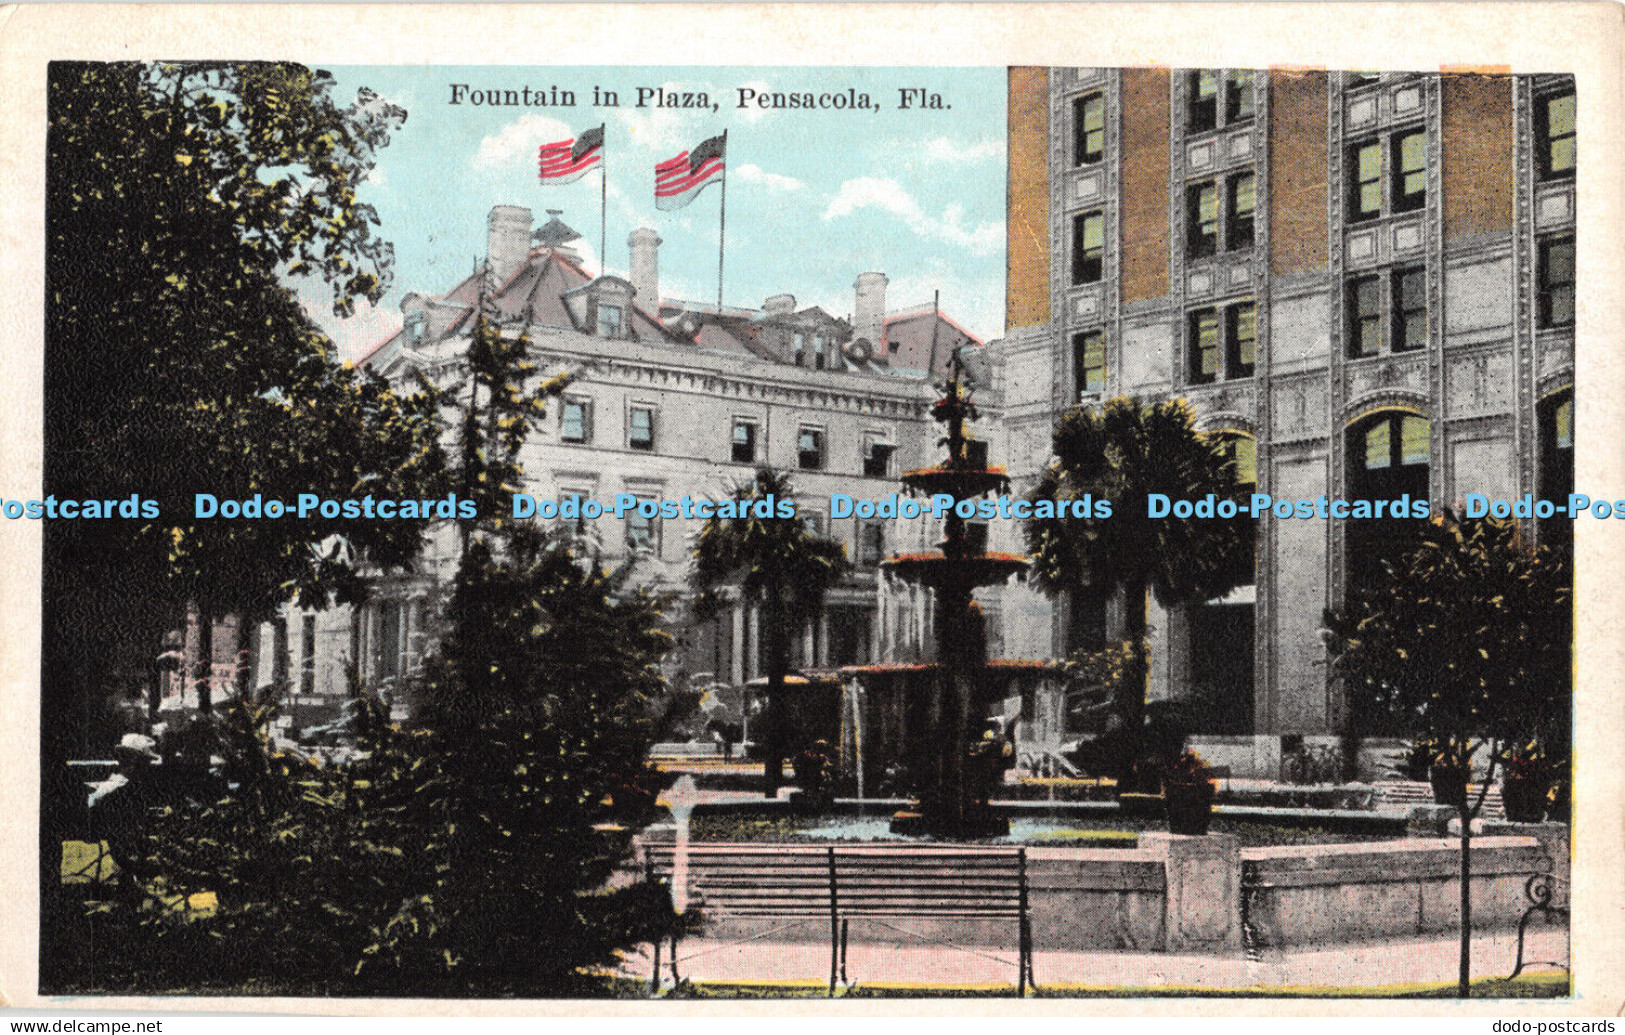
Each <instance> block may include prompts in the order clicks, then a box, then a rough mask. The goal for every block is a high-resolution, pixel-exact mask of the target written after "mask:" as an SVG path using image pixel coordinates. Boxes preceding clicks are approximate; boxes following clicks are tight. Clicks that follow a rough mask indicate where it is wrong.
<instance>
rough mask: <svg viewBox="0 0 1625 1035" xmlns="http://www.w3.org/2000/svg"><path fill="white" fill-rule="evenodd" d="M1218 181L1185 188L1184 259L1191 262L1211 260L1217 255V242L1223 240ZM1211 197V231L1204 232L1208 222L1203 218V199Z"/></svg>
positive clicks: (1195, 184)
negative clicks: (1207, 196)
mask: <svg viewBox="0 0 1625 1035" xmlns="http://www.w3.org/2000/svg"><path fill="white" fill-rule="evenodd" d="M1220 182H1221V181H1219V180H1201V181H1199V182H1197V183H1192V184H1189V185H1187V186H1186V187H1185V258H1186V259H1187V260H1191V261H1198V260H1201V259H1211V258H1212V257H1213V256H1215V255H1217V254H1219V242H1220V241H1221V240H1223V234H1224V217H1223V215H1222V205H1221V202H1220V197H1219V190H1220ZM1206 195H1212V199H1213V218H1212V220H1211V223H1212V227H1213V230H1212V232H1211V233H1207V232H1205V231H1204V229H1203V228H1204V227H1206V226H1207V225H1208V224H1209V220H1208V219H1206V218H1205V217H1204V213H1203V207H1204V206H1203V201H1202V199H1203V197H1204V196H1206Z"/></svg>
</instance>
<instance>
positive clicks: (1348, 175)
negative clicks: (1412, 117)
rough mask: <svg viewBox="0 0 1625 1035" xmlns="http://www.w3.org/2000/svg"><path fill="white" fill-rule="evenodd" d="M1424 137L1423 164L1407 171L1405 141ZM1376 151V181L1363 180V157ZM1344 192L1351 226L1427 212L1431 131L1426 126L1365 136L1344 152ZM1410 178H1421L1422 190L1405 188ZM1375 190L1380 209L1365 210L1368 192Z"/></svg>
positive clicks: (1422, 140) (1346, 215)
mask: <svg viewBox="0 0 1625 1035" xmlns="http://www.w3.org/2000/svg"><path fill="white" fill-rule="evenodd" d="M1412 137H1420V138H1421V144H1420V147H1421V159H1422V164H1421V165H1420V166H1419V167H1417V168H1415V169H1413V170H1411V171H1409V172H1407V171H1406V170H1405V166H1404V152H1405V141H1406V140H1409V139H1411V138H1412ZM1373 148H1375V149H1376V152H1377V171H1376V176H1375V177H1374V178H1372V179H1362V178H1361V175H1360V156H1361V155H1362V154H1364V153H1365V152H1366V151H1369V150H1371V149H1373ZM1343 162H1344V166H1343V172H1344V180H1345V181H1346V182H1345V185H1344V192H1345V196H1344V199H1343V221H1344V222H1345V223H1348V224H1355V223H1369V222H1372V221H1374V220H1379V219H1386V218H1389V217H1392V216H1402V215H1406V214H1408V213H1412V212H1422V211H1424V210H1426V208H1427V204H1428V182H1427V181H1428V130H1427V126H1426V124H1425V123H1418V124H1412V125H1408V126H1405V127H1403V128H1400V129H1396V130H1392V131H1390V132H1387V133H1384V134H1381V135H1378V136H1371V137H1365V138H1363V139H1360V140H1357V141H1355V142H1354V143H1351V144H1348V145H1347V146H1346V147H1345V148H1344V151H1343ZM1407 176H1416V177H1419V179H1420V181H1421V187H1420V189H1419V190H1416V191H1407V190H1406V189H1405V178H1406V177H1407ZM1367 189H1372V190H1373V191H1374V196H1375V199H1376V207H1375V208H1374V209H1371V210H1369V211H1368V210H1366V209H1365V207H1364V206H1365V192H1366V190H1367Z"/></svg>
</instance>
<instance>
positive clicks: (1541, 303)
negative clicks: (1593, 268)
mask: <svg viewBox="0 0 1625 1035" xmlns="http://www.w3.org/2000/svg"><path fill="white" fill-rule="evenodd" d="M1574 242H1575V238H1574V235H1573V234H1554V235H1552V236H1550V237H1542V238H1540V239H1539V240H1537V241H1536V243H1535V326H1536V328H1538V329H1539V330H1543V331H1550V330H1559V329H1561V328H1565V327H1573V326H1574V324H1575V316H1576V302H1577V297H1576V294H1575V288H1576V282H1577V280H1578V275H1579V271H1578V269H1576V263H1575V260H1576V257H1577V256H1576V252H1575V244H1574ZM1561 247H1567V248H1568V253H1569V279H1568V280H1567V281H1553V280H1552V279H1551V266H1552V252H1553V251H1554V250H1555V249H1557V248H1561ZM1565 287H1566V288H1567V289H1568V309H1569V315H1568V319H1567V320H1563V321H1557V320H1554V319H1553V317H1552V300H1553V295H1554V294H1556V293H1557V292H1558V291H1560V290H1562V289H1563V288H1565Z"/></svg>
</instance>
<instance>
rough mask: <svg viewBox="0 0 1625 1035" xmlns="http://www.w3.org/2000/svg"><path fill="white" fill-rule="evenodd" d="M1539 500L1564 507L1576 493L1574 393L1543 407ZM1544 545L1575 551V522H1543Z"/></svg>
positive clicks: (1552, 519)
mask: <svg viewBox="0 0 1625 1035" xmlns="http://www.w3.org/2000/svg"><path fill="white" fill-rule="evenodd" d="M1538 477H1539V482H1540V493H1539V496H1540V498H1541V499H1543V500H1551V501H1552V502H1553V503H1555V504H1558V505H1559V506H1561V505H1562V504H1563V503H1564V502H1566V501H1567V500H1568V498H1569V494H1570V493H1572V492H1573V491H1574V389H1572V388H1569V389H1565V390H1564V391H1561V392H1558V393H1557V394H1556V395H1551V396H1548V397H1546V398H1545V399H1542V400H1541V403H1540V471H1539V473H1538ZM1539 531H1540V539H1541V542H1543V543H1545V544H1546V545H1547V546H1550V547H1551V548H1552V549H1554V550H1559V551H1562V552H1564V553H1567V552H1569V551H1570V550H1572V549H1573V548H1574V522H1573V521H1571V520H1570V519H1569V518H1566V517H1564V516H1563V515H1561V514H1558V515H1556V516H1554V517H1549V518H1543V519H1541V522H1540V529H1539Z"/></svg>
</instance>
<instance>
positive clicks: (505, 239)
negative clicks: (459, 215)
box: [485, 205, 530, 287]
mask: <svg viewBox="0 0 1625 1035" xmlns="http://www.w3.org/2000/svg"><path fill="white" fill-rule="evenodd" d="M485 254H486V257H487V258H489V259H490V260H491V273H492V277H493V278H494V279H495V280H496V283H497V286H498V287H501V286H502V285H503V284H506V283H507V282H508V280H509V279H510V278H511V277H513V275H514V274H515V273H518V272H519V270H520V269H521V268H522V267H523V266H524V265H525V260H526V259H527V258H529V257H530V209H528V208H521V207H519V206H518V205H497V206H496V207H495V208H493V209H491V215H490V218H489V219H488V220H487V230H486V237H485Z"/></svg>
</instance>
